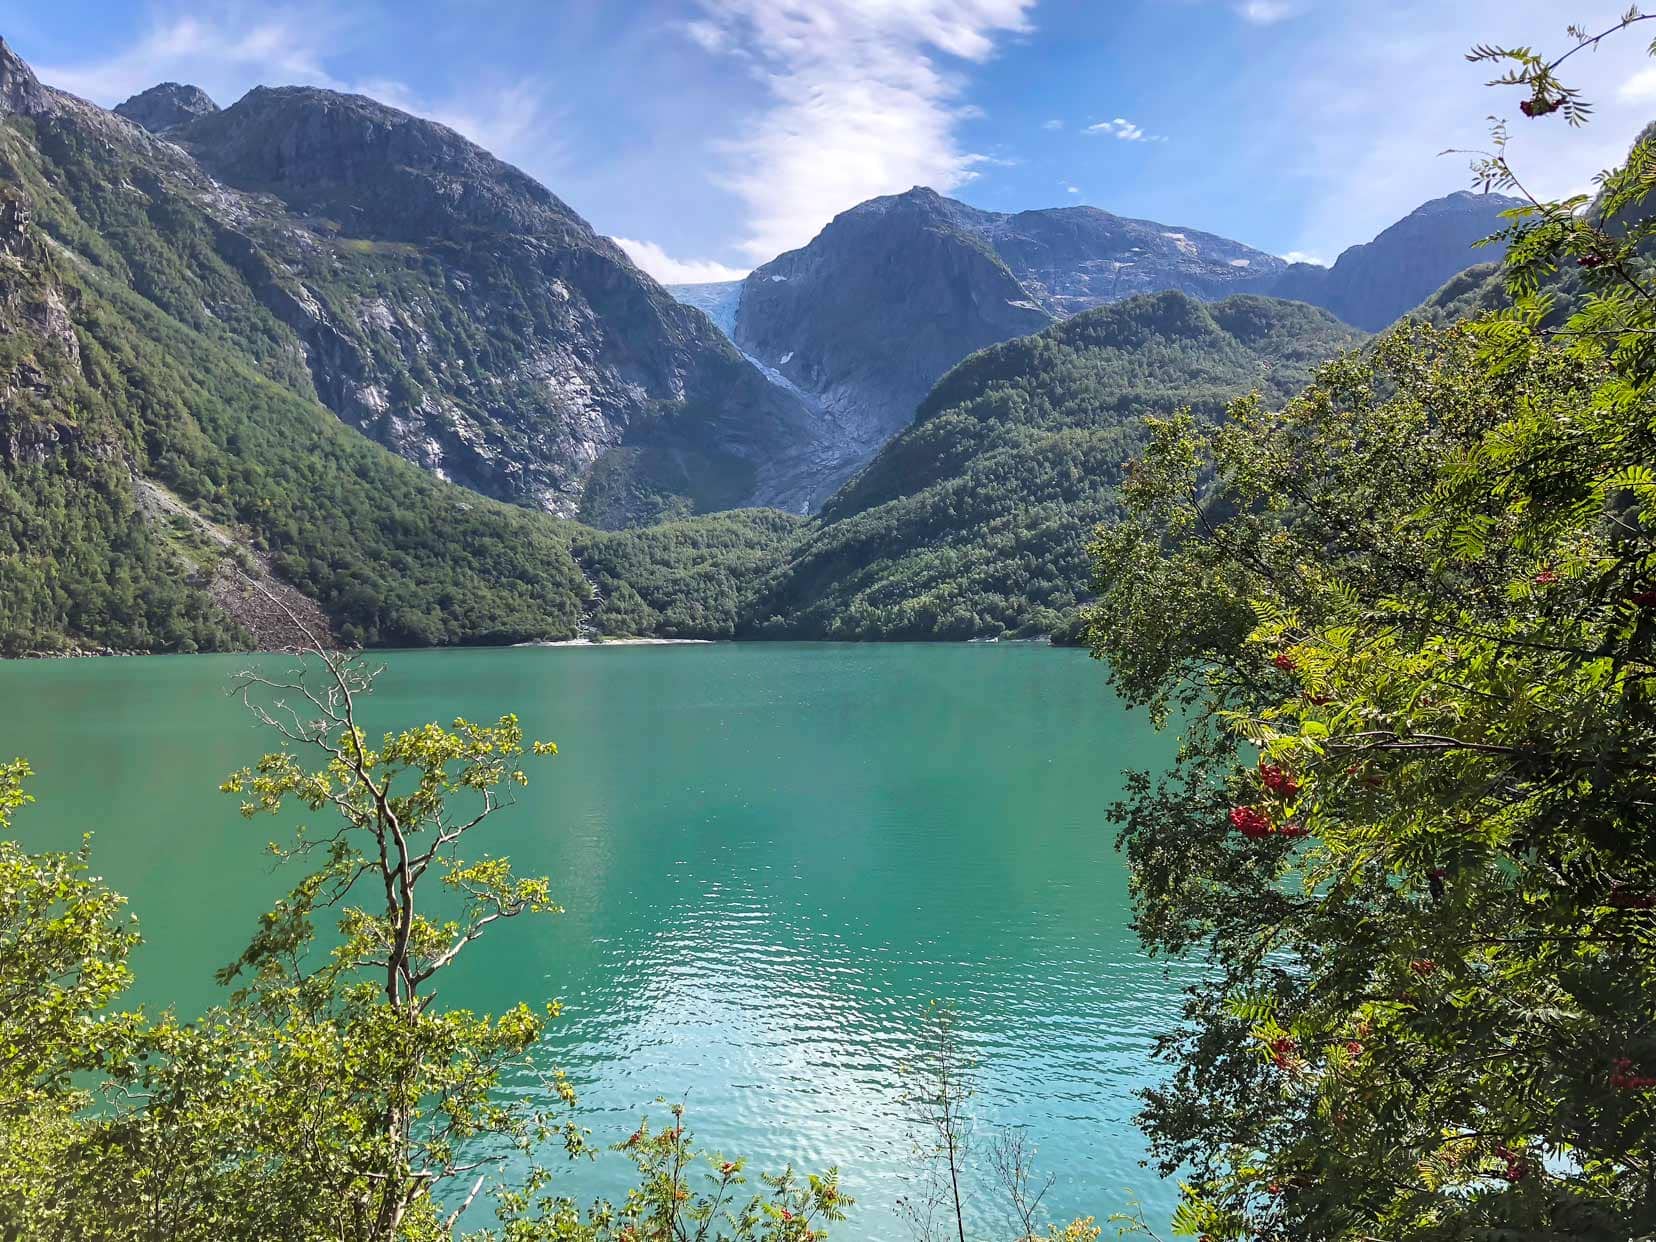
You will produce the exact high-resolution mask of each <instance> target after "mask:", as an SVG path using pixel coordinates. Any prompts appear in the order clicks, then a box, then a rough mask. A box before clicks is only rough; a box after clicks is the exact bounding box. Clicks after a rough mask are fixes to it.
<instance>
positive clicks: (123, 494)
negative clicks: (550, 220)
mask: <svg viewBox="0 0 1656 1242" xmlns="http://www.w3.org/2000/svg"><path fill="white" fill-rule="evenodd" d="M204 203H211V204H212V206H213V208H214V212H216V213H221V214H222V216H223V217H229V216H233V215H234V214H235V213H236V212H237V211H239V210H240V206H239V205H240V204H241V203H242V200H241V198H240V197H239V196H238V195H236V194H234V193H232V192H230V191H227V190H225V189H223V188H222V187H220V186H218V185H216V183H214V182H212V181H211V180H209V179H208V178H207V177H206V176H205V174H203V173H202V172H201V170H200V168H199V167H198V166H197V165H196V164H195V163H194V162H193V161H192V160H191V159H190V158H189V157H188V156H187V155H185V154H184V152H183V151H182V150H181V149H180V148H178V147H176V146H174V145H172V144H170V143H167V142H163V141H160V140H158V139H156V138H153V137H151V136H150V135H149V134H148V133H147V132H145V131H144V130H143V129H141V128H139V127H138V126H136V125H135V124H132V123H130V122H128V121H127V120H125V119H123V118H121V117H118V116H115V115H114V114H112V113H109V112H105V111H103V110H102V109H99V108H96V107H93V106H92V105H91V104H88V103H85V102H83V101H81V100H79V99H76V98H74V97H73V96H70V95H66V94H63V93H62V92H58V91H54V90H52V89H51V88H49V87H45V86H43V85H41V84H40V83H39V82H38V81H37V80H36V79H35V76H34V74H33V73H32V72H31V71H30V70H29V68H28V66H27V65H26V64H24V63H23V62H22V61H21V60H19V59H18V58H17V57H16V56H15V55H14V54H13V53H12V52H11V50H10V49H9V48H8V47H7V46H6V45H5V43H4V42H3V41H0V651H4V652H5V653H7V654H16V653H18V652H20V651H27V650H51V649H58V648H63V647H82V648H84V647H88V646H91V647H112V648H119V649H130V650H161V651H180V650H183V651H188V650H194V649H198V648H207V649H210V648H223V647H240V646H247V645H250V644H258V645H263V646H270V645H282V644H288V643H292V642H295V641H297V640H298V639H299V638H300V636H301V627H304V628H306V629H309V630H311V631H312V632H315V633H318V634H319V635H321V636H324V637H325V636H326V635H327V634H328V632H329V631H331V632H332V633H333V634H334V635H336V636H337V637H339V638H340V639H343V640H347V641H357V642H363V643H368V644H385V645H426V644H431V643H464V642H508V641H515V640H519V639H526V638H539V637H567V636H570V635H572V634H573V633H574V632H575V630H576V628H577V626H578V625H579V623H580V620H581V616H582V610H583V608H584V607H585V606H586V604H587V601H588V596H589V588H588V586H587V583H586V582H585V580H584V578H583V576H582V574H581V572H580V570H579V568H578V566H577V565H576V564H575V562H574V560H573V559H572V558H571V556H570V552H569V536H568V530H567V527H566V526H565V525H564V524H563V523H560V522H557V521H556V520H555V519H553V518H550V517H548V516H546V515H543V514H539V513H534V512H531V511H528V510H526V509H523V508H518V507H515V506H510V505H506V504H501V503H498V502H495V501H492V500H488V499H486V498H484V497H481V496H478V495H476V494H475V493H472V492H468V491H465V490H463V489H461V488H459V487H457V486H454V485H452V484H448V483H444V482H443V481H441V480H439V479H437V478H436V477H435V476H433V475H431V474H429V473H427V472H425V471H423V470H421V469H419V468H417V467H416V466H414V465H412V464H410V463H408V462H405V461H402V460H401V459H399V458H398V457H396V456H394V455H393V454H392V453H390V452H388V451H387V450H385V449H384V448H382V447H380V446H379V445H377V444H374V443H372V442H371V441H369V440H367V439H365V438H364V437H363V436H361V435H359V434H358V433H357V432H356V431H354V430H352V429H351V428H349V427H347V426H345V425H344V424H343V423H342V422H341V421H340V420H339V419H338V418H337V417H335V416H334V414H333V413H331V412H330V411H329V410H328V409H326V408H325V407H324V406H323V405H322V404H320V403H319V402H318V401H317V400H316V399H315V396H314V394H311V395H306V394H307V391H308V388H309V385H310V383H311V378H310V377H311V373H312V372H311V369H310V367H309V365H307V359H306V357H305V353H304V350H303V349H302V348H301V346H300V344H299V342H298V341H297V340H296V338H295V337H294V336H293V335H292V333H291V332H290V331H289V330H288V329H287V327H286V325H285V324H284V323H283V322H282V321H281V320H279V319H277V318H276V317H275V316H274V315H273V314H272V312H271V311H270V310H269V309H268V308H267V307H266V306H265V305H264V303H263V302H262V301H260V300H259V298H258V297H256V296H255V295H254V288H255V286H254V285H253V284H250V283H249V273H263V276H264V278H266V279H268V280H269V281H270V282H271V284H272V286H273V287H278V288H286V289H293V288H295V287H296V285H295V283H293V282H292V281H291V280H290V278H289V277H288V276H287V275H286V273H285V272H284V271H283V270H282V269H280V268H279V267H277V266H276V265H275V264H274V263H273V262H272V261H271V260H269V259H268V257H266V256H265V255H264V253H263V252H262V251H260V250H259V249H258V247H257V246H256V245H255V243H254V242H253V241H252V239H251V238H250V237H248V236H247V235H246V234H245V233H243V232H239V231H238V230H237V229H236V228H234V227H233V226H232V225H231V224H228V223H226V222H225V219H224V218H221V214H214V213H211V212H209V211H208V210H207V207H206V206H204V205H203V204H204ZM243 218H244V219H245V220H246V222H247V223H248V225H249V227H252V226H254V225H255V224H257V223H259V222H260V221H262V220H264V219H266V218H268V217H265V216H261V215H259V214H258V213H257V212H255V211H253V210H252V209H249V210H248V211H247V212H246V214H245V216H244V217H243ZM319 244H320V243H319Z"/></svg>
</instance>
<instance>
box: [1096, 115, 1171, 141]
mask: <svg viewBox="0 0 1656 1242" xmlns="http://www.w3.org/2000/svg"><path fill="white" fill-rule="evenodd" d="M1087 133H1089V134H1108V135H1109V136H1110V137H1112V138H1119V139H1121V141H1123V142H1166V141H1167V139H1165V138H1163V137H1161V136H1159V135H1157V134H1147V133H1145V132H1144V129H1143V127H1142V126H1139V125H1135V124H1133V122H1131V121H1129V120H1127V119H1126V118H1125V117H1119V116H1118V117H1116V118H1115V119H1114V120H1113V121H1100V122H1098V123H1097V124H1096V125H1089V126H1087Z"/></svg>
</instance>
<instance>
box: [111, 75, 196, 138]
mask: <svg viewBox="0 0 1656 1242" xmlns="http://www.w3.org/2000/svg"><path fill="white" fill-rule="evenodd" d="M218 110H219V106H218V105H217V104H216V103H214V102H213V101H212V99H210V98H209V97H208V95H207V92H206V91H204V90H202V89H201V88H200V87H199V86H186V85H184V84H183V83H180V82H162V83H161V84H160V85H159V86H152V87H150V88H149V90H147V91H143V92H140V93H139V94H137V95H134V96H133V97H132V98H131V99H128V100H127V101H126V102H125V103H120V104H116V105H115V115H117V116H124V117H126V119H127V120H129V121H131V122H133V124H135V125H142V126H143V127H144V128H145V129H147V130H149V132H150V133H152V134H164V133H166V132H167V131H168V130H170V129H176V128H177V127H178V126H180V125H185V124H188V123H189V122H191V121H193V120H195V119H196V117H198V116H205V115H206V114H207V113H209V112H217V111H218Z"/></svg>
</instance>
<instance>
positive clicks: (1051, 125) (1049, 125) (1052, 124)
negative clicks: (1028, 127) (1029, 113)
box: [1041, 118, 1064, 129]
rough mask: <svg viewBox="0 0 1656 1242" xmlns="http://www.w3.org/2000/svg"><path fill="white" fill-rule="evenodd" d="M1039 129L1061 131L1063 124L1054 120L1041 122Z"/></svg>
mask: <svg viewBox="0 0 1656 1242" xmlns="http://www.w3.org/2000/svg"><path fill="white" fill-rule="evenodd" d="M1041 128H1042V129H1063V128H1064V123H1063V122H1062V121H1060V120H1058V119H1056V118H1054V119H1053V120H1050V121H1042V122H1041Z"/></svg>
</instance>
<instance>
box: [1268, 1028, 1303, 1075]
mask: <svg viewBox="0 0 1656 1242" xmlns="http://www.w3.org/2000/svg"><path fill="white" fill-rule="evenodd" d="M1298 1051H1299V1045H1298V1044H1296V1043H1295V1042H1294V1041H1293V1040H1292V1039H1290V1038H1288V1036H1286V1035H1278V1036H1277V1037H1276V1038H1275V1039H1273V1040H1272V1041H1271V1061H1272V1062H1273V1063H1274V1064H1275V1065H1276V1066H1277V1067H1278V1068H1279V1069H1281V1068H1283V1067H1285V1066H1286V1065H1287V1064H1288V1058H1289V1057H1291V1056H1293V1055H1294V1053H1296V1052H1298Z"/></svg>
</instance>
